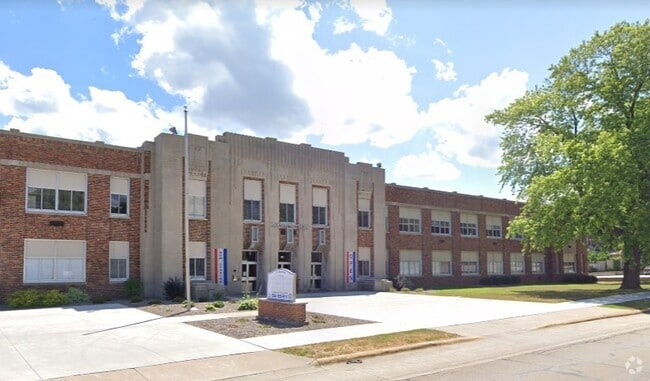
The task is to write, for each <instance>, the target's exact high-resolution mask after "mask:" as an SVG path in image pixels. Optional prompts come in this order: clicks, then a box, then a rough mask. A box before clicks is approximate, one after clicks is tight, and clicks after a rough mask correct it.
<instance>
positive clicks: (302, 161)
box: [0, 130, 587, 298]
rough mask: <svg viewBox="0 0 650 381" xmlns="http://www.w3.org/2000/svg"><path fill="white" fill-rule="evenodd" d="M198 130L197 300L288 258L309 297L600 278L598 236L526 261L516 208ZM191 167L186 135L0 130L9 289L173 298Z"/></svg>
mask: <svg viewBox="0 0 650 381" xmlns="http://www.w3.org/2000/svg"><path fill="white" fill-rule="evenodd" d="M189 138H190V160H189V167H190V170H189V184H188V188H189V200H188V201H189V205H190V206H189V210H188V211H189V215H190V223H189V225H190V226H189V228H190V237H189V240H190V245H189V248H188V249H189V250H188V251H189V256H190V261H189V263H190V269H189V270H190V278H191V281H192V286H193V288H194V290H195V291H196V292H197V293H200V292H209V291H210V290H216V289H222V290H225V291H226V292H228V293H240V292H242V291H251V292H257V291H260V292H264V291H265V282H266V274H267V273H268V272H270V271H271V270H273V269H275V268H279V267H283V268H288V269H290V270H292V271H294V272H296V273H297V277H298V290H299V291H300V292H309V291H317V290H341V291H343V290H354V289H357V288H358V287H359V285H360V284H362V283H364V282H365V284H368V283H367V281H368V280H373V279H382V278H391V279H392V278H394V277H396V276H398V275H402V276H403V277H407V278H408V279H409V280H410V281H411V282H412V283H413V284H414V285H417V286H419V287H435V286H437V285H456V284H458V285H461V284H476V283H478V282H479V280H480V279H481V278H482V277H485V276H489V275H500V274H502V275H509V274H513V275H518V276H520V277H521V279H522V281H524V282H538V281H554V280H558V279H560V278H561V276H562V274H565V273H569V272H586V271H587V261H586V250H584V245H572V246H571V247H567V248H566V249H565V250H564V251H563V252H562V253H551V252H550V251H547V252H545V253H533V254H531V255H529V256H525V257H524V256H522V255H521V246H520V243H519V241H517V240H512V239H505V238H504V234H505V229H506V227H507V224H508V221H509V220H510V219H511V218H512V217H514V216H515V215H517V213H518V212H519V205H518V204H516V203H514V202H511V201H506V200H496V199H490V198H485V197H480V196H479V197H477V196H469V195H461V194H457V193H455V192H453V193H449V192H439V191H434V190H428V189H420V188H411V187H404V186H399V185H394V184H389V185H386V184H385V178H384V170H383V169H382V168H381V167H380V166H372V165H369V164H365V163H357V164H352V163H350V162H349V160H348V158H347V157H345V155H344V154H343V153H340V152H334V151H328V150H323V149H318V148H314V147H311V146H309V145H306V144H300V145H295V144H289V143H284V142H279V141H277V140H276V139H273V138H265V139H261V138H255V137H249V136H244V135H239V134H233V133H225V134H223V135H220V136H216V138H215V139H214V140H209V139H208V138H206V137H202V136H196V135H190V137H189ZM183 163H184V138H183V137H182V136H175V135H170V134H161V135H159V136H157V137H156V138H155V140H154V141H153V142H144V143H143V144H142V146H141V147H140V148H137V149H132V148H124V147H116V146H111V145H107V144H104V143H102V142H95V143H89V142H81V141H74V140H67V139H60V138H52V137H46V136H39V135H32V134H26V133H21V132H19V131H17V130H10V131H0V218H1V220H0V233H1V234H0V279H2V282H0V298H4V297H6V295H7V294H8V293H10V292H12V291H14V290H17V289H21V288H24V287H29V286H36V287H43V288H49V287H55V288H56V287H59V288H66V287H68V286H70V285H76V286H79V287H82V288H84V289H85V290H86V291H87V292H89V293H90V294H93V295H106V296H118V295H120V294H121V293H122V282H123V281H124V280H126V279H127V278H129V277H138V278H140V279H141V280H142V281H143V283H144V286H145V292H146V295H147V296H156V297H159V296H162V284H163V282H164V281H165V280H167V279H169V278H170V277H179V278H183V274H184V263H185V260H184V256H183V253H184V247H183V245H184V239H183V231H184V229H183V223H184V222H183V211H184V210H183V208H184V198H183V179H184V176H183V166H184V164H183ZM370 284H372V282H371V283H370Z"/></svg>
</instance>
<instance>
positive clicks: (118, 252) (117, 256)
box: [108, 241, 129, 282]
mask: <svg viewBox="0 0 650 381" xmlns="http://www.w3.org/2000/svg"><path fill="white" fill-rule="evenodd" d="M113 261H124V268H125V272H124V276H123V277H116V278H113ZM118 271H119V269H118ZM127 279H129V242H128V241H110V242H109V243H108V280H109V281H110V282H124V281H125V280H127Z"/></svg>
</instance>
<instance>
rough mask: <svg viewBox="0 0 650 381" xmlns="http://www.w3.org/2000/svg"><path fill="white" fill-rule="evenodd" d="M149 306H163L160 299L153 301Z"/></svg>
mask: <svg viewBox="0 0 650 381" xmlns="http://www.w3.org/2000/svg"><path fill="white" fill-rule="evenodd" d="M148 304H149V305H150V306H153V305H155V304H162V302H161V301H160V299H151V300H150V301H149V303H148Z"/></svg>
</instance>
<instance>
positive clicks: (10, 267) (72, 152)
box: [0, 132, 141, 300]
mask: <svg viewBox="0 0 650 381" xmlns="http://www.w3.org/2000/svg"><path fill="white" fill-rule="evenodd" d="M0 158H1V159H8V160H16V161H22V162H24V164H23V163H19V165H0V178H1V179H2V181H0V221H2V226H1V227H2V234H1V235H0V279H2V282H0V300H3V299H4V298H5V297H6V296H7V295H8V294H9V293H11V292H12V291H15V290H18V289H21V288H23V287H25V285H23V257H24V240H25V239H57V240H85V241H86V282H85V283H83V284H76V285H75V286H77V287H80V288H83V289H85V290H86V292H88V293H90V294H91V295H104V296H111V297H116V296H122V292H123V286H122V284H121V283H113V284H111V283H110V282H109V269H108V255H109V241H112V240H115V241H128V242H129V273H130V276H132V277H139V276H140V211H141V203H140V189H141V187H140V185H141V184H140V183H141V180H140V179H139V178H138V177H139V173H140V163H141V154H140V152H139V151H137V150H131V149H118V148H111V147H109V146H104V145H103V144H99V145H94V144H88V143H81V142H78V143H75V142H71V141H60V140H56V139H48V138H39V137H35V136H32V135H24V134H16V133H14V132H10V133H2V134H0ZM29 162H35V163H47V164H52V165H60V166H65V167H70V168H73V169H75V170H79V168H83V169H89V170H93V169H100V170H107V171H119V172H127V173H130V174H131V176H132V178H131V181H130V197H129V202H130V205H129V218H111V217H110V175H108V174H95V173H88V174H87V179H88V182H87V194H86V199H87V209H86V214H85V215H70V214H59V213H32V212H29V213H28V212H26V210H25V192H26V172H27V170H26V168H27V167H26V166H23V165H27V166H29ZM50 221H61V222H63V226H51V225H50ZM29 286H31V285H29ZM40 287H42V288H43V287H44V288H62V287H63V288H65V287H66V285H60V284H57V285H49V284H46V285H40Z"/></svg>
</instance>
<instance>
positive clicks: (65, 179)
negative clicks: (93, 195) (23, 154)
mask: <svg viewBox="0 0 650 381" xmlns="http://www.w3.org/2000/svg"><path fill="white" fill-rule="evenodd" d="M26 202H27V210H32V211H41V210H48V211H59V212H72V213H84V212H85V211H86V175H85V174H82V173H72V172H57V171H46V170H40V169H33V168H27V201H26Z"/></svg>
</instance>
